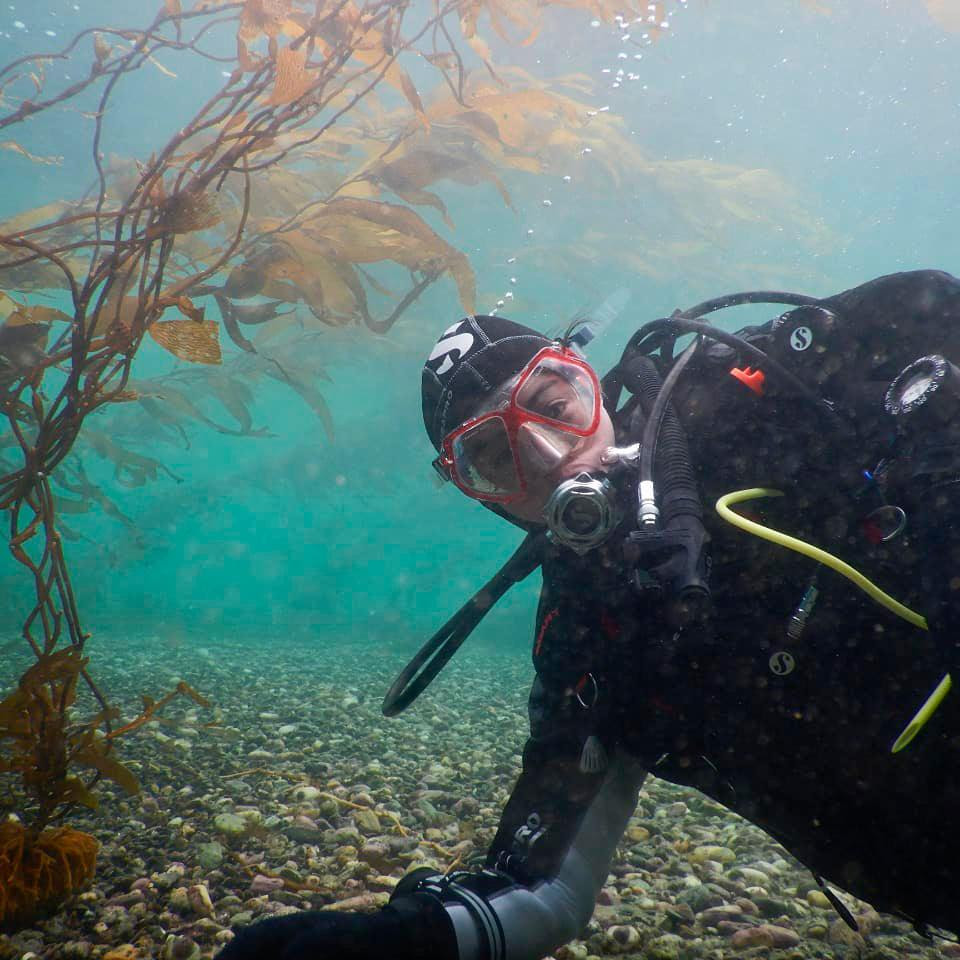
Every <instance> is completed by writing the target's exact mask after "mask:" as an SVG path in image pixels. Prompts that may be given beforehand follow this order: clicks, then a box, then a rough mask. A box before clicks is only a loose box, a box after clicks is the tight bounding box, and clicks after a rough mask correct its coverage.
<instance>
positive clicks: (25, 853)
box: [0, 821, 98, 930]
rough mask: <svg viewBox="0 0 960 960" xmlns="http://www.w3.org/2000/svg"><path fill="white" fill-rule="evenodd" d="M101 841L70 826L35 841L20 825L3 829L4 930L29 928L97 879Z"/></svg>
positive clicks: (0, 921) (0, 916) (0, 888)
mask: <svg viewBox="0 0 960 960" xmlns="http://www.w3.org/2000/svg"><path fill="white" fill-rule="evenodd" d="M97 848H98V844H97V841H96V840H94V839H93V837H91V836H90V835H89V834H87V833H82V832H81V831H79V830H73V829H71V828H70V827H55V828H48V829H46V830H43V831H42V832H41V833H40V834H39V836H36V837H33V836H32V834H31V831H29V830H28V829H27V828H26V827H24V826H23V824H21V823H15V822H13V821H10V822H7V823H2V824H0V930H15V929H17V928H18V927H23V926H26V925H27V924H28V923H30V922H31V921H32V920H33V919H34V918H36V917H37V916H39V915H40V914H42V913H43V912H45V911H47V910H49V909H50V908H52V907H55V906H56V905H57V904H58V903H59V902H60V901H61V900H63V899H64V898H65V897H67V896H69V895H70V894H71V893H76V892H77V891H79V890H82V889H83V888H84V887H85V886H87V884H89V883H90V881H91V880H92V879H93V871H94V867H95V865H96V861H97Z"/></svg>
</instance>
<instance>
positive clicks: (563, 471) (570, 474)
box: [502, 409, 614, 523]
mask: <svg viewBox="0 0 960 960" xmlns="http://www.w3.org/2000/svg"><path fill="white" fill-rule="evenodd" d="M613 445H614V435H613V423H612V422H611V420H610V415H609V414H608V413H607V411H606V410H605V409H601V411H600V425H599V426H598V427H597V430H596V433H594V434H593V435H592V436H589V437H583V438H582V439H580V440H579V442H578V444H577V445H575V446H574V447H573V449H572V450H570V451H569V453H567V454H566V455H565V456H563V457H562V458H560V459H558V460H556V461H555V462H554V463H553V464H549V463H548V462H547V458H546V457H544V456H543V455H542V452H541V451H540V450H538V449H537V447H536V445H535V444H533V443H526V442H524V438H523V434H521V441H520V444H519V456H520V458H521V460H522V461H523V467H524V473H525V476H526V478H527V490H526V493H525V495H524V496H523V497H521V498H520V499H517V500H514V501H513V502H512V503H505V504H502V508H503V509H504V510H505V511H506V512H507V513H509V514H510V515H511V516H512V517H516V518H517V519H518V520H528V521H532V522H534V523H543V508H544V507H545V506H546V504H547V500H548V499H549V498H550V494H551V493H553V491H554V490H556V488H557V487H558V486H559V485H560V484H561V483H562V482H563V481H564V480H572V479H573V478H574V477H576V476H577V475H578V474H581V473H583V472H584V471H586V472H588V473H595V472H596V471H598V470H603V469H604V464H603V461H602V459H601V458H602V455H603V454H604V453H605V452H606V451H607V450H608V449H609V448H610V447H612V446H613Z"/></svg>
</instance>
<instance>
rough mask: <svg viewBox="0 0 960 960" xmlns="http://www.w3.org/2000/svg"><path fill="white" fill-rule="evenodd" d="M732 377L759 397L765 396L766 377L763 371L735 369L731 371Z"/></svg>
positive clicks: (744, 368) (748, 368) (750, 368)
mask: <svg viewBox="0 0 960 960" xmlns="http://www.w3.org/2000/svg"><path fill="white" fill-rule="evenodd" d="M730 376H731V377H736V378H737V380H739V381H740V382H741V383H742V384H743V385H744V386H745V387H748V388H749V389H751V390H752V391H753V392H754V393H755V394H756V395H757V396H758V397H762V396H763V382H764V380H766V379H767V378H766V375H765V374H764V372H763V371H762V370H754V369H753V368H752V367H743V368H742V369H741V368H740V367H734V368H733V369H732V370H731V371H730Z"/></svg>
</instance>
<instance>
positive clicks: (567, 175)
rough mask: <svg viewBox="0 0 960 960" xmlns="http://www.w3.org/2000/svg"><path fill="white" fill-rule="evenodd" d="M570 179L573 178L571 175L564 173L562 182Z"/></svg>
mask: <svg viewBox="0 0 960 960" xmlns="http://www.w3.org/2000/svg"><path fill="white" fill-rule="evenodd" d="M572 179H573V177H571V176H570V174H569V173H565V174H564V175H563V182H564V183H569V182H570V181H571V180H572Z"/></svg>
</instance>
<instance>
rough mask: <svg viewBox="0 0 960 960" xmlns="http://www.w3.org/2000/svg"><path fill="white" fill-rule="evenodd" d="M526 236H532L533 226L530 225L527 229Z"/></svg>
mask: <svg viewBox="0 0 960 960" xmlns="http://www.w3.org/2000/svg"><path fill="white" fill-rule="evenodd" d="M527 236H528V237H532V236H533V227H531V228H530V229H529V230H528V231H527Z"/></svg>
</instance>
